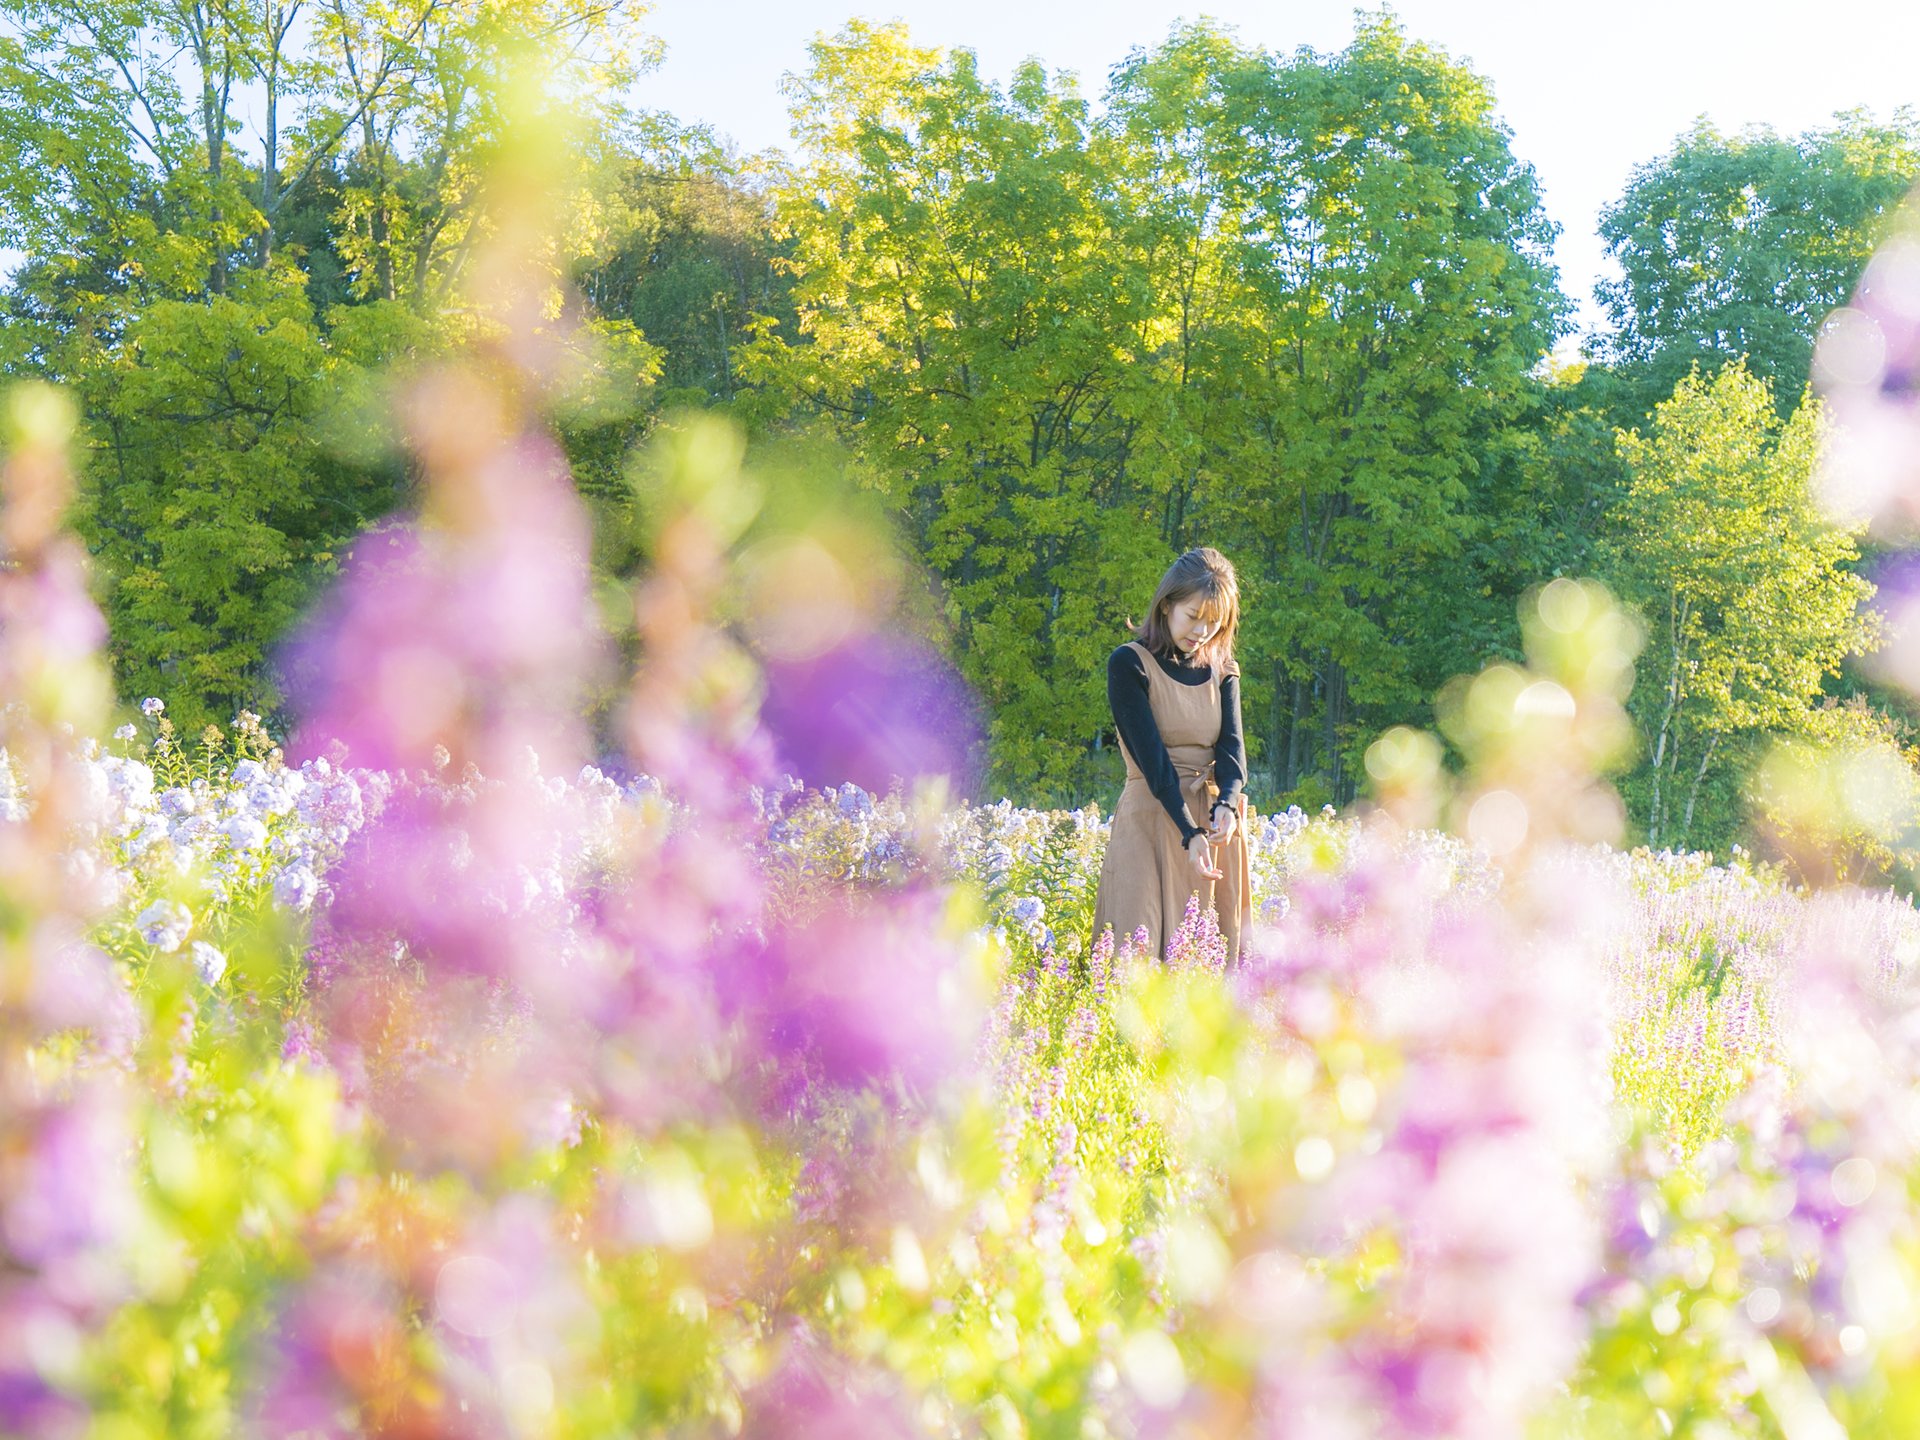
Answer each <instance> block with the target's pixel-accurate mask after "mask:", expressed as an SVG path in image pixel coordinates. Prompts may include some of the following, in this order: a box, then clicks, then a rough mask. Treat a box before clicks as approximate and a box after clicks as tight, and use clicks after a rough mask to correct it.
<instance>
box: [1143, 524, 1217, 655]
mask: <svg viewBox="0 0 1920 1440" xmlns="http://www.w3.org/2000/svg"><path fill="white" fill-rule="evenodd" d="M1182 600H1196V601H1198V602H1199V605H1198V608H1199V609H1200V611H1201V613H1202V614H1203V615H1211V617H1212V618H1213V619H1215V620H1217V621H1219V626H1218V628H1217V629H1215V630H1214V632H1213V634H1212V636H1211V637H1210V638H1209V639H1208V640H1207V643H1206V644H1204V645H1202V646H1201V647H1200V648H1199V650H1197V651H1196V652H1195V653H1194V659H1196V660H1198V661H1201V662H1203V663H1205V664H1208V665H1211V666H1213V667H1214V669H1215V670H1216V671H1217V672H1218V673H1219V674H1222V675H1230V674H1235V673H1237V670H1238V667H1236V666H1235V665H1234V663H1233V637H1234V632H1235V631H1237V630H1238V629H1239V628H1240V579H1239V577H1238V576H1237V575H1235V574H1234V573H1233V563H1232V562H1231V561H1230V560H1228V559H1227V557H1226V556H1224V555H1222V554H1221V553H1220V552H1219V551H1218V550H1215V549H1213V548H1212V547H1211V546H1205V545H1203V546H1201V547H1200V548H1199V549H1197V550H1189V551H1187V553H1186V554H1184V555H1182V556H1181V557H1180V558H1179V559H1178V560H1176V561H1174V562H1173V564H1171V565H1169V566H1168V567H1167V573H1166V574H1164V575H1162V576H1161V577H1160V588H1159V589H1157V590H1155V591H1154V592H1153V604H1152V605H1151V606H1150V607H1149V608H1148V610H1147V618H1146V619H1145V620H1143V621H1141V622H1140V623H1138V624H1135V625H1133V635H1134V638H1135V639H1136V640H1138V641H1139V642H1140V643H1141V644H1142V645H1144V646H1146V647H1147V649H1149V650H1151V651H1153V652H1154V653H1155V654H1157V655H1171V654H1172V653H1173V630H1172V628H1171V627H1170V626H1169V625H1168V624H1167V612H1168V611H1170V610H1171V609H1173V607H1174V606H1175V605H1178V604H1179V603H1180V602H1181V601H1182ZM1129 623H1131V622H1129Z"/></svg>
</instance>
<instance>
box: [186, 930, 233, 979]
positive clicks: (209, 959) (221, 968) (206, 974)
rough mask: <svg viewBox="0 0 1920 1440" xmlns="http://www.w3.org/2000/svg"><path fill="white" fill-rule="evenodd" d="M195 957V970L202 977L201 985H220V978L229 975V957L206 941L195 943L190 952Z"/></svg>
mask: <svg viewBox="0 0 1920 1440" xmlns="http://www.w3.org/2000/svg"><path fill="white" fill-rule="evenodd" d="M188 953H189V954H190V955H191V956H192V957H193V968H194V970H195V972H196V973H198V975H199V976H200V983H201V984H203V985H206V986H209V987H211V986H214V985H218V984H219V983H220V977H221V976H222V975H224V974H226V973H227V957H226V956H225V955H224V954H223V953H222V952H221V951H219V950H217V949H215V948H214V947H213V946H211V945H209V944H207V942H206V941H204V940H196V941H194V942H193V946H192V948H191V949H190V950H189V952H188Z"/></svg>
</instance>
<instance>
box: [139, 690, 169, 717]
mask: <svg viewBox="0 0 1920 1440" xmlns="http://www.w3.org/2000/svg"><path fill="white" fill-rule="evenodd" d="M166 708H167V702H166V701H164V700H162V699H160V698H159V696H157V695H149V696H148V697H147V698H146V699H144V700H142V701H141V702H140V713H141V714H142V715H144V716H146V717H147V718H148V719H149V720H151V719H153V717H154V716H156V715H158V714H159V713H160V712H161V711H163V710H165V709H166Z"/></svg>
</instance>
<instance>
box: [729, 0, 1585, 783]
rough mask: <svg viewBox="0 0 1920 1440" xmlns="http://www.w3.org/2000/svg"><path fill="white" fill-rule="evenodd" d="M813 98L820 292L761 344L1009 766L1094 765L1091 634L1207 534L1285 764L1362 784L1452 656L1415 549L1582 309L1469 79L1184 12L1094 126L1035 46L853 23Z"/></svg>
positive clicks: (798, 298)
mask: <svg viewBox="0 0 1920 1440" xmlns="http://www.w3.org/2000/svg"><path fill="white" fill-rule="evenodd" d="M794 94H795V118H796V125H797V129H798V132H799V133H800V134H802V135H803V136H804V137H805V138H806V139H807V141H808V143H809V145H810V147H811V149H812V153H813V155H814V156H816V157H817V158H816V159H814V160H813V161H811V163H809V164H808V165H807V166H806V167H805V168H803V169H801V170H798V171H796V172H795V174H794V175H792V176H791V177H790V178H789V179H788V180H787V182H786V183H785V184H783V185H782V186H781V187H780V189H779V191H778V202H779V206H780V212H779V213H780V217H781V221H782V223H783V225H784V226H785V227H786V229H787V231H788V232H789V233H790V234H791V236H792V245H793V253H792V259H791V262H790V263H791V264H792V266H793V268H794V270H795V274H796V283H795V289H794V296H793V298H794V303H795V305H796V306H797V308H798V310H799V314H800V321H799V326H798V332H797V334H789V335H786V336H782V337H777V338H770V339H769V340H768V342H767V343H765V344H764V345H762V346H761V347H759V350H758V352H757V355H758V358H759V361H760V363H761V364H762V365H763V366H764V367H765V369H764V374H765V375H766V377H767V379H768V380H769V382H770V383H772V384H774V385H775V386H777V387H779V388H782V389H784V390H785V392H786V393H787V394H788V395H789V396H791V397H792V399H793V401H794V403H795V404H796V405H797V406H799V407H800V408H801V409H803V410H805V411H808V412H811V413H816V414H821V415H824V416H827V417H829V418H830V419H831V420H832V421H833V422H834V423H836V424H837V425H839V426H840V427H841V428H842V429H844V430H845V431H846V432H847V433H848V434H849V436H850V437H851V438H852V439H853V440H854V443H855V444H856V445H858V446H859V447H860V449H861V452H862V453H863V454H864V455H866V456H868V457H869V458H870V459H871V460H872V462H873V464H874V467H875V469H876V470H877V471H878V472H879V473H880V475H881V477H882V478H881V481H880V483H881V484H882V485H883V487H885V490H886V493H887V494H888V496H889V498H890V500H892V502H893V503H894V504H895V506H896V507H897V509H898V510H899V511H900V512H901V513H902V514H903V516H904V517H906V520H907V526H908V530H909V533H910V534H911V536H912V537H913V539H914V541H915V542H916V544H917V547H918V549H919V552H920V554H921V557H922V558H923V559H924V560H925V561H926V563H927V564H928V565H929V567H930V568H931V569H932V570H933V571H934V572H935V574H936V575H937V576H938V577H939V578H940V580H941V582H942V584H943V586H944V593H945V595H946V597H947V603H948V607H949V612H950V615H951V617H952V620H953V623H954V627H955V630H956V632H957V633H958V634H959V636H960V639H961V649H962V659H963V663H965V664H966V665H967V666H968V669H969V675H970V678H972V679H973V680H974V682H975V683H976V685H977V686H979V688H980V689H981V691H982V693H983V695H984V696H985V697H986V699H987V701H988V703H989V706H990V708H991V711H992V713H993V716H994V734H993V741H994V755H995V764H996V768H995V772H994V780H995V781H996V783H999V784H1002V785H1015V786H1018V787H1020V788H1021V789H1022V790H1023V791H1024V792H1027V793H1035V794H1040V795H1060V794H1063V793H1081V792H1083V790H1084V787H1085V782H1086V780H1087V779H1089V778H1091V777H1092V776H1094V775H1096V774H1100V773H1102V772H1101V771H1100V770H1097V769H1090V768H1089V767H1090V765H1093V764H1096V763H1097V760H1096V759H1092V758H1090V755H1089V752H1090V750H1091V749H1092V747H1093V743H1094V742H1095V740H1096V737H1098V736H1099V735H1100V734H1101V732H1102V731H1103V729H1104V728H1105V725H1106V716H1105V711H1104V705H1103V704H1102V701H1101V696H1100V675H1101V673H1102V671H1101V666H1100V660H1101V657H1102V656H1103V654H1104V653H1105V651H1106V650H1107V649H1108V648H1109V647H1110V646H1111V645H1112V644H1114V643H1116V642H1117V641H1118V640H1120V639H1122V638H1124V632H1123V630H1122V625H1121V622H1122V621H1123V620H1124V619H1125V618H1126V617H1127V615H1128V614H1129V612H1130V611H1135V610H1137V609H1138V608H1139V607H1141V606H1143V605H1144V603H1145V601H1146V599H1147V598H1148V596H1149V595H1150V594H1151V589H1152V584H1153V581H1154V579H1155V578H1156V576H1157V574H1158V572H1159V571H1160V569H1161V568H1163V567H1164V565H1165V564H1166V562H1167V561H1168V560H1169V559H1171V558H1172V556H1173V555H1174V554H1176V553H1178V551H1179V550H1180V549H1182V548H1185V547H1186V546H1187V545H1189V544H1193V543H1199V542H1201V541H1203V540H1204V541H1208V542H1211V543H1214V544H1217V545H1219V546H1221V547H1223V548H1225V549H1226V550H1227V551H1228V553H1229V554H1230V555H1232V556H1233V557H1234V558H1235V559H1236V560H1237V561H1238V563H1239V564H1240V566H1241V568H1242V571H1243V576H1244V579H1245V585H1246V602H1247V603H1246V611H1247V614H1248V617H1249V623H1248V626H1247V629H1246V632H1245V643H1244V654H1245V659H1246V668H1247V673H1248V676H1249V680H1248V695H1249V700H1250V706H1249V708H1250V713H1252V714H1253V715H1254V716H1255V717H1257V718H1256V719H1255V720H1254V721H1253V722H1252V723H1251V726H1250V728H1252V729H1254V731H1255V734H1256V736H1257V737H1258V739H1259V740H1260V741H1264V747H1263V748H1264V749H1265V751H1266V755H1267V761H1268V765H1269V770H1270V777H1271V780H1272V783H1273V785H1274V786H1275V787H1277V788H1279V789H1282V790H1293V789H1295V788H1296V787H1298V786H1300V785H1301V784H1302V783H1303V782H1304V781H1305V780H1306V778H1307V776H1308V775H1309V774H1310V773H1311V772H1312V771H1314V770H1315V769H1316V768H1317V769H1318V770H1319V771H1320V772H1321V773H1323V774H1325V775H1326V776H1328V777H1329V781H1330V786H1331V790H1332V793H1333V795H1334V796H1335V798H1343V797H1344V796H1345V795H1347V794H1349V793H1350V783H1349V781H1348V779H1347V771H1348V756H1349V752H1350V750H1351V749H1352V747H1353V746H1354V745H1355V744H1356V743H1359V742H1360V740H1361V737H1362V735H1363V733H1364V734H1370V733H1371V729H1372V728H1373V727H1375V726H1377V725H1378V724H1380V723H1384V722H1385V721H1387V720H1390V719H1393V718H1397V717H1399V716H1400V715H1401V714H1403V713H1405V712H1408V711H1414V710H1418V709H1419V708H1420V707H1421V706H1422V705H1423V703H1424V698H1425V693H1426V691H1427V690H1429V689H1430V688H1431V686H1432V685H1433V684H1437V683H1438V681H1439V680H1440V679H1443V678H1445V676H1444V674H1433V675H1428V674H1423V673H1420V672H1418V671H1415V670H1414V669H1413V668H1412V667H1410V666H1409V664H1408V663H1407V651H1406V645H1405V637H1404V635H1403V633H1402V631H1403V627H1404V626H1405V625H1407V624H1408V623H1410V622H1414V623H1418V624H1420V625H1422V626H1426V627H1431V626H1432V625H1433V624H1434V622H1435V621H1436V620H1437V619H1439V618H1440V612H1437V610H1436V607H1435V606H1434V604H1433V603H1432V602H1433V597H1432V594H1431V592H1429V591H1426V590H1425V589H1423V588H1422V587H1421V586H1420V585H1419V583H1418V581H1416V580H1414V579H1413V577H1414V576H1415V575H1417V574H1419V573H1421V572H1422V571H1423V570H1424V568H1425V567H1426V566H1427V565H1428V564H1429V563H1430V562H1432V561H1433V560H1435V559H1436V558H1439V557H1444V556H1449V555H1453V554H1456V553H1458V551H1459V548H1460V546H1461V544H1462V541H1463V538H1464V536H1465V535H1466V534H1467V532H1468V531H1469V530H1470V529H1471V528H1472V522H1471V521H1470V519H1469V517H1468V515H1467V513H1466V501H1467V499H1468V496H1469V490H1468V483H1469V481H1470V480H1471V479H1472V478H1473V477H1474V476H1475V475H1477V473H1478V471H1479V468H1480V460H1479V454H1480V452H1481V450H1482V449H1483V448H1484V446H1485V445H1486V444H1487V443H1488V441H1489V438H1490V437H1491V436H1492V435H1494V434H1496V433H1498V432H1499V430H1500V429H1501V427H1502V426H1504V425H1505V424H1506V423H1507V422H1508V421H1509V420H1510V419H1511V418H1512V417H1513V416H1514V415H1515V414H1516V413H1517V409H1518V406H1519V402H1520V400H1521V398H1522V395H1523V393H1524V387H1525V382H1526V376H1527V372H1528V370H1529V368H1530V367H1531V366H1532V365H1533V364H1534V362H1535V361H1536V359H1537V358H1538V357H1539V355H1540V354H1541V353H1542V352H1543V351H1544V349H1545V348H1546V345H1547V344H1548V342H1549V341H1550V340H1551V338H1552V336H1553V334H1554V332H1555V329H1556V327H1557V325H1558V323H1559V322H1558V317H1559V315H1560V313H1561V310H1562V302H1561V301H1560V300H1559V299H1558V297H1557V295H1556V294H1555V293H1554V290H1553V286H1552V276H1551V272H1550V270H1549V269H1548V268H1547V265H1546V263H1545V258H1544V257H1545V253H1546V246H1547V243H1548V241H1549V240H1550V238H1551V231H1550V229H1549V227H1548V225H1547V223H1546V221H1545V219H1544V218H1543V216H1542V215H1541V213H1540V210H1539V202H1538V195H1537V190H1536V187H1535V184H1534V181H1533V178H1532V175H1531V172H1530V171H1528V170H1527V169H1526V167H1524V166H1522V165H1520V164H1519V163H1518V162H1517V161H1515V160H1514V158H1513V156H1512V154H1511V152H1510V150H1509V149H1508V146H1507V139H1506V133H1505V131H1504V130H1503V129H1502V128H1501V126H1500V125H1499V123H1498V121H1497V120H1496V119H1495V118H1494V117H1493V114H1492V109H1491V97H1490V95H1489V93H1488V91H1487V89H1486V86H1485V85H1484V83H1483V82H1481V81H1480V80H1478V79H1477V78H1476V77H1474V76H1472V75H1471V74H1470V73H1468V72H1466V71H1465V70H1463V69H1461V68H1460V67H1458V66H1456V65H1454V64H1453V63H1452V62H1450V61H1448V60H1447V59H1446V58H1445V57H1444V56H1442V55H1440V54H1439V53H1438V52H1436V51H1433V50H1430V49H1428V48H1426V47H1423V46H1420V45H1417V44H1413V43H1411V42H1409V41H1408V40H1407V39H1406V37H1405V36H1404V35H1403V34H1402V33H1401V32H1400V31H1399V30H1398V29H1397V28H1396V27H1395V26H1394V25H1393V24H1392V23H1391V22H1390V21H1386V20H1377V21H1369V22H1367V23H1366V24H1365V25H1364V26H1363V28H1362V30H1361V33H1360V35H1359V36H1358V38H1357V39H1356V40H1355V42H1354V44H1353V46H1352V47H1351V48H1349V49H1348V50H1347V51H1345V52H1343V53H1342V54H1340V55H1338V56H1333V57H1319V56H1315V55H1312V54H1302V55H1300V56H1296V57H1291V58H1281V57H1275V56H1272V55H1269V54H1267V53H1265V52H1259V51H1250V50H1247V49H1244V48H1243V47H1240V46H1239V45H1237V44H1236V43H1235V42H1233V41H1232V40H1231V39H1229V38H1228V37H1227V36H1225V35H1224V34H1223V33H1222V32H1220V31H1218V30H1215V29H1211V28H1208V27H1205V26H1200V27H1192V28H1188V29H1183V30H1180V31H1176V32H1175V34H1174V36H1173V37H1172V38H1171V39H1170V40H1169V41H1168V42H1167V43H1166V45H1164V46H1163V47H1161V48H1160V49H1159V50H1156V51H1154V52H1151V53H1149V54H1139V55H1136V56H1135V57H1133V58H1132V59H1131V60H1130V61H1129V62H1128V63H1127V64H1126V65H1124V66H1123V67H1121V69H1120V70H1119V71H1117V72H1116V74H1115V77H1114V81H1113V86H1112V89H1111V91H1110V93H1109V97H1108V102H1109V103H1108V107H1107V111H1106V114H1105V116H1104V117H1103V118H1102V120H1100V121H1099V122H1095V121H1093V120H1091V119H1090V118H1089V115H1088V112H1087V107H1086V105H1085V103H1084V101H1083V100H1082V99H1081V98H1080V96H1079V94H1078V92H1077V90H1076V89H1075V88H1074V87H1073V86H1072V84H1071V83H1070V82H1067V81H1062V80H1059V79H1057V78H1056V79H1050V78H1049V77H1048V76H1047V75H1046V74H1045V72H1044V71H1042V70H1040V69H1039V68H1038V67H1037V66H1029V67H1026V68H1024V69H1022V70H1021V71H1020V72H1019V73H1018V74H1017V75H1016V76H1015V78H1014V81H1013V83H1012V84H1011V85H1010V86H1009V87H1008V88H1007V89H1006V90H1005V91H1004V92H1002V91H1000V90H998V89H996V88H994V87H992V86H990V85H987V84H986V83H985V82H983V81H982V80H981V79H980V77H979V75H978V73H977V71H976V69H975V65H974V61H973V58H972V56H971V55H970V54H969V53H968V52H965V51H960V52H956V53H954V54H953V55H950V56H948V57H946V58H945V59H939V58H937V57H935V56H934V55H933V54H931V53H930V52H926V51H919V50H915V49H914V48H913V47H912V46H911V45H910V44H909V43H908V41H907V39H906V36H905V34H904V32H903V31H901V30H899V29H898V28H897V27H896V28H893V29H888V30H872V29H868V28H864V27H858V26H856V27H853V28H851V29H849V30H848V31H847V32H845V34H843V35H842V36H841V37H839V38H838V39H836V40H834V41H831V42H823V43H822V44H820V45H819V46H817V47H816V49H815V55H814V68H813V70H812V72H811V73H810V74H809V75H808V76H807V77H805V78H804V79H803V80H801V81H800V82H798V84H797V85H796V88H795V92H794ZM1468 376H1471V377H1472V383H1471V384H1468V383H1465V382H1466V379H1467V377H1468Z"/></svg>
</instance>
